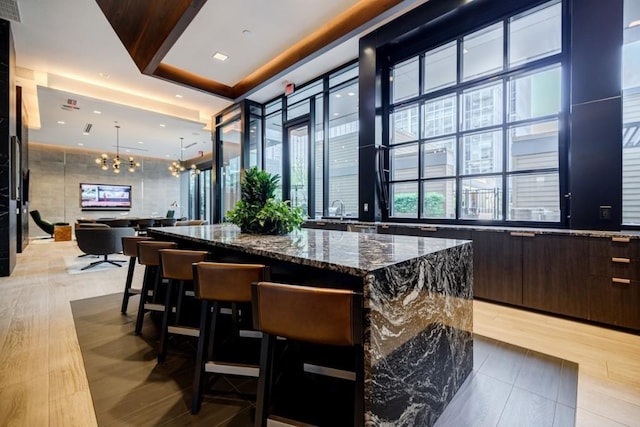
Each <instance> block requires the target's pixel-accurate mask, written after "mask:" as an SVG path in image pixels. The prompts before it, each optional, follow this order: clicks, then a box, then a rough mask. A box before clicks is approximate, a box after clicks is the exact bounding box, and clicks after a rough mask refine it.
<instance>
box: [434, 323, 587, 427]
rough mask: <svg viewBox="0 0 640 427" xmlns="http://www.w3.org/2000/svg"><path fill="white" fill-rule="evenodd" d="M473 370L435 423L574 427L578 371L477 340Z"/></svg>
mask: <svg viewBox="0 0 640 427" xmlns="http://www.w3.org/2000/svg"><path fill="white" fill-rule="evenodd" d="M473 345H474V347H473V350H474V354H473V357H474V360H473V365H474V369H473V372H472V373H471V375H470V376H469V378H467V380H466V381H465V383H464V384H463V385H462V387H461V388H460V390H459V391H458V393H457V394H456V396H455V397H454V398H453V400H452V401H451V403H449V406H448V407H447V408H446V409H445V411H444V413H443V414H442V416H441V417H440V419H439V420H438V422H437V423H436V425H437V426H440V427H448V426H505V427H506V426H520V427H525V426H531V427H539V426H553V427H560V426H574V425H575V412H576V396H577V388H578V365H577V364H575V363H573V362H569V361H567V360H562V359H558V358H557V357H552V356H548V355H545V354H542V353H538V352H535V351H532V350H527V349H524V348H521V347H516V346H514V345H511V344H506V343H503V342H499V341H495V340H492V339H489V338H485V337H482V336H480V335H477V334H476V336H475V338H474V343H473Z"/></svg>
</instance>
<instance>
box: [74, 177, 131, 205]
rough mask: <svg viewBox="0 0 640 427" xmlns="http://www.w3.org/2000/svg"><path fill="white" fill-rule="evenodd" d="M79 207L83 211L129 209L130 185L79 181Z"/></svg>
mask: <svg viewBox="0 0 640 427" xmlns="http://www.w3.org/2000/svg"><path fill="white" fill-rule="evenodd" d="M80 207H81V208H82V210H83V211H91V210H93V211H109V210H111V211H128V210H130V209H131V186H130V185H116V184H83V183H81V184H80Z"/></svg>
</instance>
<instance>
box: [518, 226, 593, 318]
mask: <svg viewBox="0 0 640 427" xmlns="http://www.w3.org/2000/svg"><path fill="white" fill-rule="evenodd" d="M522 254H523V257H522V262H523V266H522V268H523V272H524V274H523V281H522V291H523V292H522V302H523V305H524V306H525V307H530V308H535V309H538V310H543V311H547V312H551V313H557V314H563V315H567V316H573V317H579V318H582V319H587V318H588V315H589V302H588V292H587V288H588V282H589V270H588V266H587V263H588V260H589V238H588V237H577V236H557V235H536V236H535V238H532V239H525V240H523V246H522Z"/></svg>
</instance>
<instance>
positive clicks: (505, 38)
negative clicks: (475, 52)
mask: <svg viewBox="0 0 640 427" xmlns="http://www.w3.org/2000/svg"><path fill="white" fill-rule="evenodd" d="M502 53H503V63H502V67H503V71H504V72H505V73H506V72H507V71H508V70H509V18H506V19H505V20H504V21H503V23H502ZM508 82H509V78H508V77H505V78H504V80H503V81H502V201H501V205H502V218H500V220H501V221H506V220H507V194H508V190H507V144H508V142H507V121H508V120H507V118H508V115H509V106H510V103H509V100H510V98H509V84H508Z"/></svg>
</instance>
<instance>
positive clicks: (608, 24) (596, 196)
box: [569, 0, 623, 230]
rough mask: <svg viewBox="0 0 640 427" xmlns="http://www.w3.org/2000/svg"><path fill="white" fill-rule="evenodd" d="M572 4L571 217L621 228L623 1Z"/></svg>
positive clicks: (579, 223) (576, 0)
mask: <svg viewBox="0 0 640 427" xmlns="http://www.w3.org/2000/svg"><path fill="white" fill-rule="evenodd" d="M571 9H572V10H571V16H572V26H571V99H570V102H571V124H570V127H571V129H570V140H569V188H570V191H571V211H570V212H571V213H570V215H571V217H570V221H569V223H570V227H571V228H574V229H598V230H619V229H620V225H621V223H622V99H621V87H622V86H621V46H622V31H623V23H622V19H623V1H622V0H608V1H601V0H573V2H572V6H571ZM608 207H610V208H608Z"/></svg>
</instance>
